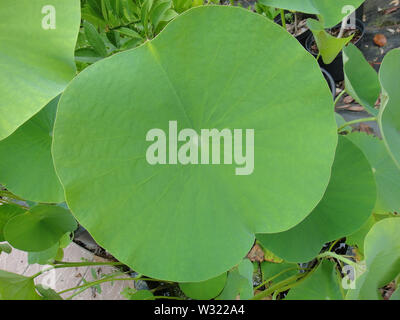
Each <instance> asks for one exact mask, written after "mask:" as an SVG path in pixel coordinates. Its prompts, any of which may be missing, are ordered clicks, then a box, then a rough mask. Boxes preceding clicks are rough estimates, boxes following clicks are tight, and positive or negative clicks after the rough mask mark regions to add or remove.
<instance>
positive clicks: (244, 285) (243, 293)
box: [216, 259, 254, 300]
mask: <svg viewBox="0 0 400 320" xmlns="http://www.w3.org/2000/svg"><path fill="white" fill-rule="evenodd" d="M253 270H254V269H253V265H252V263H251V262H250V260H249V259H244V260H242V262H241V263H239V265H238V266H237V267H235V268H233V269H232V270H231V271H229V273H228V277H227V280H226V285H225V288H224V290H223V291H222V293H221V294H220V295H219V296H218V297H217V298H216V300H237V299H238V298H240V300H248V299H250V298H251V297H252V296H253V295H254V294H253Z"/></svg>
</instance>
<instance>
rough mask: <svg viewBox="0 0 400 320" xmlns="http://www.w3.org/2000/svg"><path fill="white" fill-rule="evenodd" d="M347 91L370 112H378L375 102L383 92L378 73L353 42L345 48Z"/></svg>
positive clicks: (344, 67)
mask: <svg viewBox="0 0 400 320" xmlns="http://www.w3.org/2000/svg"><path fill="white" fill-rule="evenodd" d="M343 71H344V77H345V84H346V91H347V93H348V94H349V95H351V96H352V97H353V98H354V99H355V100H356V101H357V102H358V103H360V104H361V105H362V106H363V107H364V108H365V109H366V110H367V111H368V112H369V113H371V114H373V115H377V114H378V110H377V109H375V103H376V101H377V100H378V98H379V95H380V93H381V85H380V83H379V78H378V74H377V73H376V71H375V70H374V68H372V67H371V65H370V64H369V63H368V61H367V60H365V58H364V56H363V54H362V52H361V51H360V50H359V49H358V48H357V47H356V46H355V45H354V44H352V43H349V45H348V46H347V47H345V48H344V49H343Z"/></svg>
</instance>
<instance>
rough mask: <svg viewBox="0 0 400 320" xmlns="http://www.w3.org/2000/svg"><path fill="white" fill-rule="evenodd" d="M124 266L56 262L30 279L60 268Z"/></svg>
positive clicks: (115, 263)
mask: <svg viewBox="0 0 400 320" xmlns="http://www.w3.org/2000/svg"><path fill="white" fill-rule="evenodd" d="M122 265H124V264H123V263H122V262H57V261H56V262H55V264H54V265H51V267H49V268H47V269H44V270H41V271H39V272H38V273H35V274H34V275H33V276H31V277H30V278H31V279H34V278H36V277H38V276H40V275H41V274H43V273H45V272H48V271H50V270H53V269H60V268H72V267H87V266H122Z"/></svg>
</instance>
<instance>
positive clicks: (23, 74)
mask: <svg viewBox="0 0 400 320" xmlns="http://www.w3.org/2000/svg"><path fill="white" fill-rule="evenodd" d="M53 14H54V15H53ZM53 18H54V19H53ZM53 22H54V24H53ZM79 25H80V2H79V0H52V1H48V0H35V1H32V0H18V1H15V0H2V1H1V2H0V43H1V46H0V66H1V74H0V140H1V139H4V138H6V137H7V136H9V135H10V134H11V133H13V132H14V131H15V130H16V129H17V128H18V127H19V126H21V125H22V124H23V123H24V122H25V121H27V120H28V119H29V118H31V117H32V116H33V115H34V114H36V113H37V112H38V111H39V110H40V109H42V108H43V107H44V106H45V105H46V104H47V103H48V102H49V101H50V100H52V99H53V98H54V97H55V96H57V95H58V94H59V93H60V92H62V91H63V90H64V88H65V87H66V85H67V84H68V82H69V81H70V80H71V79H72V78H73V77H74V76H75V73H76V69H75V62H74V49H75V43H76V39H77V36H78V32H79ZM53 27H54V28H53Z"/></svg>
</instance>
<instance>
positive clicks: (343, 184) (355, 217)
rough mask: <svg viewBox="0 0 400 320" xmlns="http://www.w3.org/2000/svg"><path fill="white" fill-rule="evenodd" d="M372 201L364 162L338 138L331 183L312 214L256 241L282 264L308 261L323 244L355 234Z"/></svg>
mask: <svg viewBox="0 0 400 320" xmlns="http://www.w3.org/2000/svg"><path fill="white" fill-rule="evenodd" d="M375 199H376V191H375V182H374V178H373V174H372V171H371V167H370V165H369V163H368V160H367V159H366V157H365V156H364V154H363V153H362V151H361V150H360V149H358V148H357V147H356V146H355V145H354V144H353V143H352V142H351V141H349V140H348V139H347V138H345V137H340V139H339V145H338V148H337V151H336V158H335V162H334V163H333V168H332V177H331V180H330V182H329V185H328V188H327V189H326V193H325V195H324V197H323V199H322V200H321V202H320V203H319V204H318V205H317V207H316V208H315V209H314V211H313V212H312V213H311V214H310V215H309V216H308V217H307V218H306V219H305V220H304V221H302V222H301V223H300V224H298V225H297V226H295V227H294V228H293V229H290V230H289V231H286V232H281V233H276V234H259V235H257V239H258V240H259V241H260V242H261V244H262V245H263V246H265V247H266V248H268V249H269V250H271V251H272V252H274V253H275V254H277V255H278V256H279V257H281V258H283V259H284V260H286V261H291V262H307V261H310V260H311V259H313V258H314V257H315V256H316V255H317V254H318V252H319V251H320V250H321V248H322V246H323V244H324V243H326V242H328V241H332V240H335V239H339V238H341V237H343V236H346V235H348V234H351V233H353V232H355V231H357V230H358V229H359V228H360V227H361V226H362V225H363V224H364V223H365V221H367V220H368V218H369V216H370V215H371V213H372V209H373V207H374V204H375Z"/></svg>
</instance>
